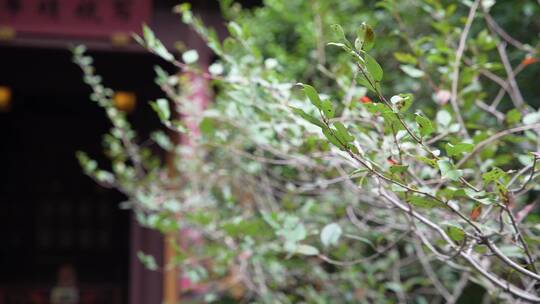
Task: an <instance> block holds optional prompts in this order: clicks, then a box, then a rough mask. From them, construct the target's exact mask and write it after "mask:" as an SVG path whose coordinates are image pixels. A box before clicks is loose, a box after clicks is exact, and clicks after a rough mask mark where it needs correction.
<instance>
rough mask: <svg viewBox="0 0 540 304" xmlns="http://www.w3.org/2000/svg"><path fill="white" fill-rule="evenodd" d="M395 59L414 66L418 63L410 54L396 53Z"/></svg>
mask: <svg viewBox="0 0 540 304" xmlns="http://www.w3.org/2000/svg"><path fill="white" fill-rule="evenodd" d="M394 57H395V58H396V59H397V60H398V61H399V62H401V63H409V64H412V65H416V63H417V60H416V57H414V56H413V55H411V54H409V53H400V52H396V53H394Z"/></svg>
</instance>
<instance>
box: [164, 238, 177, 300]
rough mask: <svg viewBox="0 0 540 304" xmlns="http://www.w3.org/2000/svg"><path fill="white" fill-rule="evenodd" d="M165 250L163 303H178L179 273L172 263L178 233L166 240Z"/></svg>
mask: <svg viewBox="0 0 540 304" xmlns="http://www.w3.org/2000/svg"><path fill="white" fill-rule="evenodd" d="M164 242H165V244H164V248H163V267H164V269H163V303H164V304H176V303H178V292H179V290H178V271H177V269H176V266H175V265H173V264H172V263H171V262H172V261H173V259H174V255H175V250H174V243H175V242H176V233H170V234H168V235H166V236H165V238H164Z"/></svg>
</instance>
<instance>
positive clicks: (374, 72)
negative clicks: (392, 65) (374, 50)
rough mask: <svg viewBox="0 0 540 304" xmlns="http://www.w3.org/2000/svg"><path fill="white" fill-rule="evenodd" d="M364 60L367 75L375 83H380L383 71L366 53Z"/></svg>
mask: <svg viewBox="0 0 540 304" xmlns="http://www.w3.org/2000/svg"><path fill="white" fill-rule="evenodd" d="M364 58H365V61H366V69H367V70H368V72H369V74H370V75H371V77H373V79H374V80H375V81H381V80H382V78H383V69H382V68H381V66H380V65H379V63H378V62H377V60H375V58H373V57H371V56H370V55H369V54H368V53H364Z"/></svg>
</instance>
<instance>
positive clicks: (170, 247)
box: [163, 53, 210, 304]
mask: <svg viewBox="0 0 540 304" xmlns="http://www.w3.org/2000/svg"><path fill="white" fill-rule="evenodd" d="M205 57H208V58H209V55H208V53H207V56H205ZM203 58H204V57H203ZM199 64H200V66H201V67H202V68H203V69H205V70H207V67H208V60H204V61H201V62H199ZM189 81H190V84H189V89H190V90H191V94H190V97H189V100H190V102H192V103H194V104H195V105H196V109H197V110H200V111H202V110H204V108H206V106H207V104H208V102H209V100H210V95H209V91H208V80H207V79H205V78H204V77H203V76H201V75H198V74H194V73H190V74H189ZM182 119H183V120H184V121H185V124H186V127H187V128H188V130H189V132H190V134H191V136H194V137H197V136H198V135H199V129H198V121H197V118H196V117H189V116H188V115H185V114H184V116H183V117H182ZM172 141H173V143H174V144H183V145H191V144H192V142H190V140H189V138H186V137H181V138H172ZM174 161H175V160H174V154H169V155H168V157H167V164H168V167H169V176H171V177H174V176H175V175H176V174H178V172H176V169H175V168H176V166H175V164H174ZM178 237H181V235H179V233H171V234H169V235H167V236H165V240H164V246H163V259H164V261H163V266H164V272H163V303H164V304H177V303H179V302H180V301H179V294H180V289H179V285H180V284H179V279H180V276H179V272H180V271H179V270H178V269H177V268H176V267H173V266H172V265H173V263H172V260H173V259H174V256H175V254H176V253H175V248H174V245H175V243H176V241H177V240H178V239H177V238H178Z"/></svg>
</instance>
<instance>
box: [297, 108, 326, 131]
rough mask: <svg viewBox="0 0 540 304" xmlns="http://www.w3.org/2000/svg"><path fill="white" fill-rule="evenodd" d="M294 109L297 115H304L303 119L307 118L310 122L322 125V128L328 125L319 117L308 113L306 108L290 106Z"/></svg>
mask: <svg viewBox="0 0 540 304" xmlns="http://www.w3.org/2000/svg"><path fill="white" fill-rule="evenodd" d="M290 108H291V109H292V111H293V113H295V114H296V115H298V116H300V117H302V118H303V119H305V120H307V121H308V122H310V123H312V124H314V125H316V126H318V127H321V128H324V127H326V126H325V125H324V124H323V123H322V122H321V121H320V120H318V119H317V118H315V117H313V116H311V115H309V114H308V113H306V112H304V110H302V109H299V108H295V107H290Z"/></svg>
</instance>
